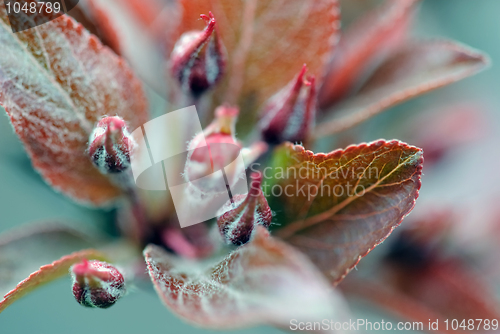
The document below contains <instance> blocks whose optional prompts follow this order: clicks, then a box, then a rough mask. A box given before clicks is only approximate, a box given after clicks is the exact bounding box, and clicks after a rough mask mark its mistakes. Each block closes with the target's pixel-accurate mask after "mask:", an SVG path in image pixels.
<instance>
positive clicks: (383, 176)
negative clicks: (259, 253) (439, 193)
mask: <svg viewBox="0 0 500 334" xmlns="http://www.w3.org/2000/svg"><path fill="white" fill-rule="evenodd" d="M422 163H423V157H422V150H421V149H418V148H416V147H412V146H409V145H407V144H404V143H402V142H399V141H389V142H386V141H383V140H379V141H377V142H373V143H370V144H361V145H358V146H350V147H348V148H347V149H345V150H336V151H333V152H331V153H328V154H323V153H320V154H314V153H312V152H311V151H306V150H304V148H303V147H302V146H296V145H291V144H290V143H288V144H285V145H283V146H281V147H280V148H279V149H278V151H277V152H276V155H275V162H274V166H275V167H274V168H275V170H274V171H273V172H274V180H273V182H274V184H273V185H272V186H273V188H272V189H276V187H279V188H281V189H282V190H283V191H284V193H283V195H282V196H280V197H279V198H270V206H271V208H272V209H273V210H276V211H277V212H278V217H277V219H278V223H279V228H280V229H279V230H277V231H276V233H277V234H276V235H277V236H279V237H281V238H283V239H285V240H286V241H287V242H289V243H291V244H292V245H294V246H296V247H298V248H299V249H300V250H301V251H303V252H304V253H305V254H307V255H308V256H309V257H310V258H311V259H312V261H313V262H314V263H315V264H316V265H317V266H319V268H320V269H321V270H323V272H324V273H325V274H326V275H328V276H330V277H331V278H333V280H334V281H335V282H339V281H340V280H342V278H343V277H344V276H345V275H346V274H347V273H348V272H349V271H350V270H351V269H352V268H353V267H354V266H355V265H356V264H357V263H358V262H359V260H360V259H361V258H362V257H363V256H365V255H366V254H367V253H369V252H370V251H371V250H372V249H373V248H374V247H375V246H377V245H378V244H380V243H381V242H382V241H383V240H384V239H385V238H387V236H388V235H389V234H390V233H391V232H392V230H393V229H394V228H395V227H396V226H398V225H399V224H400V223H401V221H402V220H403V218H404V217H405V216H406V215H408V214H409V213H410V211H411V210H412V209H413V207H414V205H415V201H416V199H417V197H418V191H419V189H420V177H421V173H422ZM268 173H269V171H268ZM265 175H266V174H265ZM272 189H271V191H273V190H272ZM263 190H264V191H265V192H266V193H268V192H269V190H268V188H266V186H263ZM273 193H276V190H274V192H273ZM282 208H283V210H281V209H282Z"/></svg>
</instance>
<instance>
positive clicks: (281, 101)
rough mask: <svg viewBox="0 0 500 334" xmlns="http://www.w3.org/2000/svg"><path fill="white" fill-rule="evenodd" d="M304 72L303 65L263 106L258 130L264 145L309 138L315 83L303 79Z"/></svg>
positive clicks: (309, 77) (313, 108)
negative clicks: (265, 143)
mask: <svg viewBox="0 0 500 334" xmlns="http://www.w3.org/2000/svg"><path fill="white" fill-rule="evenodd" d="M306 72H307V66H306V65H305V64H304V66H303V67H302V69H301V71H300V72H299V74H298V75H297V76H296V77H295V78H294V79H293V80H292V81H291V82H290V83H289V84H288V85H287V86H285V87H284V88H283V89H281V90H280V91H279V92H278V93H276V94H275V95H274V96H272V97H271V98H270V99H269V100H268V101H267V102H266V103H265V105H264V107H263V109H262V117H261V120H260V122H259V127H260V130H261V133H262V137H263V138H264V140H265V141H266V142H268V143H270V144H278V143H281V142H283V141H290V142H303V141H305V140H307V137H308V136H309V135H310V131H311V129H312V127H313V124H314V118H315V116H316V80H315V77H314V76H308V77H307V78H306V77H305V74H306Z"/></svg>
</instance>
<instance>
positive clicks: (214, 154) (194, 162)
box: [184, 106, 244, 194]
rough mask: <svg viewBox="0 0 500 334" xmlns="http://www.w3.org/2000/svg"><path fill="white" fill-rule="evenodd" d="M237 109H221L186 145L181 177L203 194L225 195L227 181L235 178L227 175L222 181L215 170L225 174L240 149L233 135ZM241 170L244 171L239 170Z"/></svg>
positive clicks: (222, 107)
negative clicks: (186, 150) (186, 152)
mask: <svg viewBox="0 0 500 334" xmlns="http://www.w3.org/2000/svg"><path fill="white" fill-rule="evenodd" d="M238 114H239V110H238V108H234V107H230V106H220V107H218V108H217V109H216V110H215V119H214V120H213V121H212V123H211V124H210V125H209V126H208V127H207V128H206V129H205V130H204V131H203V132H202V133H200V134H198V135H196V136H195V137H194V139H193V140H192V141H191V142H190V143H189V145H188V151H189V153H188V156H187V161H186V165H185V168H184V178H185V180H186V181H187V182H193V181H196V180H199V179H201V178H204V180H203V181H198V182H195V183H193V184H195V186H196V187H197V188H198V189H199V190H200V191H201V192H202V193H204V194H207V193H221V192H226V191H227V189H226V181H227V182H229V183H230V184H232V183H233V181H235V179H237V177H238V175H237V173H236V171H235V173H231V174H230V175H226V177H227V178H228V179H227V180H222V182H221V180H220V179H219V178H220V175H219V174H214V173H215V172H216V171H222V172H223V173H224V171H225V170H224V167H226V166H228V165H229V164H231V162H233V161H234V160H235V159H236V158H237V157H238V155H239V154H240V150H241V147H242V146H241V143H240V142H239V141H238V140H237V139H236V137H235V136H234V133H235V124H236V119H237V117H238ZM242 171H244V169H243V170H242Z"/></svg>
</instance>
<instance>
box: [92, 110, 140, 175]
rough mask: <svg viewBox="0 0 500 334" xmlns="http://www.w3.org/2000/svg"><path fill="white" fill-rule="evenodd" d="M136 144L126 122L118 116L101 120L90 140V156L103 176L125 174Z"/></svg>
mask: <svg viewBox="0 0 500 334" xmlns="http://www.w3.org/2000/svg"><path fill="white" fill-rule="evenodd" d="M135 147H136V143H135V141H134V139H133V138H132V136H131V135H130V133H129V132H128V129H127V125H126V123H125V121H124V120H123V119H122V118H121V117H118V116H112V117H104V118H103V119H101V120H100V121H99V122H98V123H97V125H96V127H95V128H94V131H92V134H91V135H90V138H89V147H88V151H87V152H88V154H89V156H90V159H91V160H92V162H93V163H94V165H95V166H96V167H97V168H98V169H99V170H100V171H101V173H103V174H109V173H111V174H113V173H120V172H123V171H124V170H125V169H127V168H129V167H130V156H131V154H132V152H133V150H134V148H135Z"/></svg>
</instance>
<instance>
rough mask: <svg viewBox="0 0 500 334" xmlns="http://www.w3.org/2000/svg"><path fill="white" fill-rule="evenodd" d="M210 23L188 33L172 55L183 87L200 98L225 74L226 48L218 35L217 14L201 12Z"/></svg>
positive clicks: (173, 65) (176, 75)
mask: <svg viewBox="0 0 500 334" xmlns="http://www.w3.org/2000/svg"><path fill="white" fill-rule="evenodd" d="M200 17H201V18H202V19H203V20H204V21H205V22H206V24H207V26H206V27H205V30H203V31H190V32H187V33H184V34H183V35H182V36H181V38H180V39H179V41H178V42H177V43H176V44H175V46H174V49H173V51H172V54H171V56H170V71H171V73H172V75H173V76H174V77H175V78H176V79H177V80H179V82H180V84H181V87H182V90H183V91H185V92H187V93H190V94H191V95H192V96H194V97H196V98H197V97H199V96H200V95H202V94H203V93H204V92H205V91H206V90H208V89H209V88H211V87H213V86H214V85H215V84H216V83H217V81H219V79H220V78H221V77H222V75H223V74H224V70H225V67H226V58H227V57H226V51H225V48H224V46H223V44H222V42H221V40H220V38H219V36H218V33H217V27H216V22H215V18H214V15H213V14H212V12H209V16H207V15H200Z"/></svg>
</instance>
